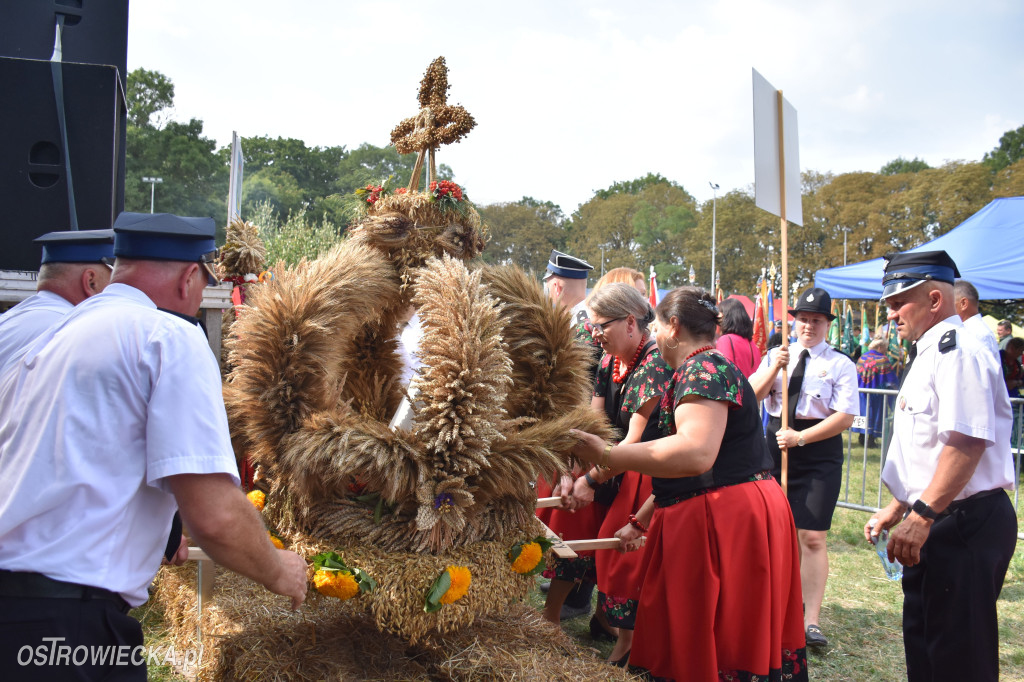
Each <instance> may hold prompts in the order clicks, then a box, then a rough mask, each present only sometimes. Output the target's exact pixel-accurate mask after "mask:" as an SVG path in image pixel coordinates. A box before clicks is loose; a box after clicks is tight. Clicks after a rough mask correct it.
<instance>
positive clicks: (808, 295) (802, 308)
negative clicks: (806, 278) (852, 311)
mask: <svg viewBox="0 0 1024 682" xmlns="http://www.w3.org/2000/svg"><path fill="white" fill-rule="evenodd" d="M797 313H819V314H821V315H824V316H825V317H827V318H828V321H829V322H831V321H832V320H834V319H836V316H835V315H833V314H832V297H831V296H829V295H828V292H827V291H825V290H824V289H819V288H818V287H811V288H810V289H806V290H805V291H804V292H803V293H802V294H800V298H798V299H797V300H796V307H794V308H790V309H789V314H790V315H792V316H794V317H796V314H797Z"/></svg>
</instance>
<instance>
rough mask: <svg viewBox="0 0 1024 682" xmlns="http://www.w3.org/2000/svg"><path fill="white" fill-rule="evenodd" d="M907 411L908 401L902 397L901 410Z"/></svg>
mask: <svg viewBox="0 0 1024 682" xmlns="http://www.w3.org/2000/svg"><path fill="white" fill-rule="evenodd" d="M905 409H907V399H906V398H905V397H904V396H900V410H905Z"/></svg>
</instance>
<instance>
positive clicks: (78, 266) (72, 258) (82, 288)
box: [0, 230, 114, 367]
mask: <svg viewBox="0 0 1024 682" xmlns="http://www.w3.org/2000/svg"><path fill="white" fill-rule="evenodd" d="M33 241H34V243H36V244H41V245H42V247H43V257H42V261H41V265H40V266H39V277H38V279H37V280H36V293H35V294H33V295H32V296H29V297H28V298H26V299H25V300H24V301H22V302H21V303H19V304H18V305H16V306H14V307H13V308H11V309H10V310H8V311H7V312H5V313H4V314H3V315H0V367H3V366H4V365H5V364H6V363H7V361H8V360H9V359H10V358H11V357H12V356H13V355H14V354H15V353H17V352H18V351H20V350H21V349H23V348H25V347H26V346H27V345H28V344H30V343H31V342H32V341H34V340H35V339H36V338H38V337H39V336H40V335H41V334H42V333H43V332H44V331H46V329H47V328H49V327H50V326H51V325H53V324H55V323H56V322H57V321H58V320H60V318H62V317H64V315H65V314H66V313H67V312H68V311H69V310H71V309H72V308H73V307H75V306H76V305H78V304H79V303H81V302H82V301H84V300H85V299H87V298H89V297H90V296H94V295H96V294H98V293H100V292H101V291H103V288H104V287H105V286H107V283H108V282H110V266H109V265H107V264H106V261H108V260H109V261H110V262H113V260H114V231H113V230H75V231H68V232H50V233H47V234H44V235H43V236H42V237H39V238H37V239H35V240H33Z"/></svg>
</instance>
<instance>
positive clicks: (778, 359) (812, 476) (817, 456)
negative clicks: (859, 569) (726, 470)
mask: <svg viewBox="0 0 1024 682" xmlns="http://www.w3.org/2000/svg"><path fill="white" fill-rule="evenodd" d="M831 306H832V299H831V297H830V296H829V295H828V292H826V291H825V290H824V289H818V288H811V289H807V290H806V291H804V292H803V293H802V294H800V298H799V299H798V300H797V304H796V307H795V308H793V309H792V310H790V311H789V313H790V314H791V315H793V318H794V319H795V320H796V322H795V323H794V328H795V329H796V334H797V340H796V348H795V350H793V351H792V352H790V351H788V350H786V349H785V348H776V349H774V350H772V351H771V352H770V353H768V354H767V355H766V356H765V358H764V359H763V360H762V361H761V367H760V369H758V371H757V373H756V374H754V376H752V377H750V383H751V385H752V386H753V387H754V391H755V393H756V394H757V397H758V399H764V398H765V396H767V400H766V401H765V411H766V412H767V413H768V414H770V415H771V418H770V419H769V420H768V435H767V438H768V448H769V450H770V451H771V453H772V458H773V460H774V466H773V470H772V473H773V474H774V475H775V477H776V478H778V479H779V480H781V462H782V453H781V449H782V448H783V447H785V448H787V449H788V450H789V466H788V470H789V471H788V478H789V480H788V490H787V495H788V497H789V504H790V507H792V509H793V520H794V521H795V522H796V527H797V529H798V535H799V539H800V577H801V582H802V585H803V593H804V600H805V602H806V606H807V611H806V613H805V615H804V620H805V624H806V628H807V645H808V646H812V647H825V646H828V639H827V638H826V637H825V635H824V633H822V631H821V627H820V626H819V624H818V622H819V620H818V619H819V614H820V612H821V602H822V600H823V598H824V596H825V581H826V580H827V579H828V551H827V548H826V546H825V539H826V536H827V535H828V529H829V528H830V527H831V526H832V513H833V512H834V511H835V508H836V502H837V501H838V500H839V488H840V483H841V481H842V475H843V437H842V433H843V431H845V430H846V429H848V428H850V425H851V424H853V418H854V417H856V416H857V415H858V414H859V413H860V404H859V403H858V400H857V368H856V366H855V365H854V364H853V361H852V360H850V358H849V357H848V356H846V355H844V354H843V353H840V352H839V351H837V350H835V349H834V348H832V347H831V346H829V345H828V342H827V341H826V340H825V336H826V334H827V333H828V326H829V323H830V322H831V321H832V320H834V319H835V315H833V314H832V313H831ZM784 366H788V377H789V385H788V386H783V385H782V376H781V374H780V373H779V370H780V369H781V368H782V367H784ZM784 391H785V392H786V394H787V395H788V396H789V402H788V407H789V414H788V425H787V428H785V429H783V428H782V418H781V417H782V397H783V392H784Z"/></svg>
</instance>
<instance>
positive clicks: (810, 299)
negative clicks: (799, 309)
mask: <svg viewBox="0 0 1024 682" xmlns="http://www.w3.org/2000/svg"><path fill="white" fill-rule="evenodd" d="M813 300H814V294H807V302H808V303H810V302H811V301H813Z"/></svg>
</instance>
